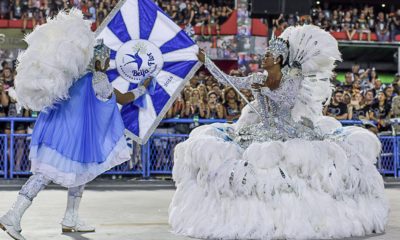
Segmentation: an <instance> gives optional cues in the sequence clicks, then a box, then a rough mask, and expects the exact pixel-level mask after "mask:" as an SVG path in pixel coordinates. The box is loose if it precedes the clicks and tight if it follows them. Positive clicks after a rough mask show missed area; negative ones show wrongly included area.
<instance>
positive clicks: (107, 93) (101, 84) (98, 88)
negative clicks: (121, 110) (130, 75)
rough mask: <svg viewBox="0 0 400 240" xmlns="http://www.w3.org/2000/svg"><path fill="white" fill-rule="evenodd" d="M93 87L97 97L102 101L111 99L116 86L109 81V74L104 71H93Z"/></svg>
mask: <svg viewBox="0 0 400 240" xmlns="http://www.w3.org/2000/svg"><path fill="white" fill-rule="evenodd" d="M93 89H94V91H95V93H96V97H97V98H98V99H99V100H101V101H107V100H108V99H110V97H111V95H112V93H113V92H114V88H113V86H112V85H111V83H110V82H109V81H108V77H107V75H106V74H105V73H102V72H94V73H93Z"/></svg>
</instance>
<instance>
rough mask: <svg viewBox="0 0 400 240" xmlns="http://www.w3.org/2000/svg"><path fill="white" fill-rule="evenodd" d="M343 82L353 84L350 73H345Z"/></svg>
mask: <svg viewBox="0 0 400 240" xmlns="http://www.w3.org/2000/svg"><path fill="white" fill-rule="evenodd" d="M344 81H345V82H346V84H348V85H349V84H351V83H352V82H353V80H352V77H351V73H346V75H345V76H344Z"/></svg>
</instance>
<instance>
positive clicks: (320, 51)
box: [280, 25, 342, 122]
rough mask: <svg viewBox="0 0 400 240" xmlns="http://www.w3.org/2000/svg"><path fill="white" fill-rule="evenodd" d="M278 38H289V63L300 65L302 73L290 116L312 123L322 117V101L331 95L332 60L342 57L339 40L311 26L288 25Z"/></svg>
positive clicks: (294, 65)
mask: <svg viewBox="0 0 400 240" xmlns="http://www.w3.org/2000/svg"><path fill="white" fill-rule="evenodd" d="M280 37H281V38H283V39H284V40H288V41H289V60H288V63H289V66H290V67H300V68H301V72H302V74H303V76H304V79H303V80H302V83H301V87H300V90H299V95H298V97H297V102H296V104H295V106H294V108H293V110H292V116H293V118H294V119H295V120H300V119H301V118H302V117H305V118H308V119H310V120H312V121H313V122H315V121H317V120H318V118H319V117H321V116H322V108H323V102H325V101H326V100H327V99H329V98H330V96H331V94H332V86H331V84H330V78H331V76H332V70H333V69H334V67H335V61H341V60H342V58H341V54H340V52H339V48H338V43H337V41H336V39H334V38H333V37H332V35H330V34H329V33H328V32H326V31H324V30H322V29H320V28H319V27H317V26H312V25H305V26H299V27H290V28H288V29H286V30H285V31H284V32H283V33H282V35H281V36H280Z"/></svg>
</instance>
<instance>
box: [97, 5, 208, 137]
mask: <svg viewBox="0 0 400 240" xmlns="http://www.w3.org/2000/svg"><path fill="white" fill-rule="evenodd" d="M96 36H97V39H103V41H104V44H105V45H107V46H108V47H109V48H110V49H111V61H110V68H109V70H108V71H107V75H108V78H109V80H110V82H112V84H113V86H114V88H116V89H118V90H119V91H120V92H122V93H125V92H127V91H129V90H132V89H134V88H136V87H137V86H138V83H140V82H141V81H143V80H144V79H146V78H147V77H148V76H150V75H151V76H155V79H154V81H153V82H152V84H150V86H149V87H148V91H147V93H146V94H145V95H144V96H143V97H141V98H139V99H137V100H136V101H134V102H133V103H129V104H126V105H124V106H122V108H121V115H122V119H123V120H124V123H125V127H126V129H127V130H129V132H130V133H132V134H133V136H132V138H133V139H134V140H135V141H137V142H138V143H140V144H144V143H145V142H147V140H148V138H149V137H150V135H151V134H152V133H153V131H154V129H155V128H156V127H157V126H158V124H159V123H160V121H161V120H162V118H163V116H164V114H165V113H166V112H167V111H168V109H169V108H170V107H171V105H172V104H173V102H174V101H175V99H176V97H177V96H178V95H179V94H180V92H181V91H182V89H183V87H184V85H185V83H186V82H187V81H188V80H189V79H190V78H191V77H192V76H193V74H194V73H195V72H196V71H197V69H198V68H199V67H200V66H201V64H200V63H199V61H198V59H197V52H198V47H197V45H196V44H195V43H194V42H193V40H192V39H191V38H190V37H189V36H188V35H187V34H186V33H185V31H184V30H182V29H181V28H180V27H179V26H177V25H176V24H175V23H174V22H173V21H172V20H171V19H170V18H169V17H168V16H167V15H166V14H165V13H164V12H163V11H162V10H161V9H160V8H159V7H158V6H157V5H155V4H154V3H153V2H152V1H151V0H122V1H120V2H119V3H118V4H117V6H116V7H115V8H114V9H113V11H112V12H111V13H110V15H109V16H108V17H107V18H106V20H105V21H104V22H103V23H102V25H101V26H100V27H99V29H98V30H97V31H96Z"/></svg>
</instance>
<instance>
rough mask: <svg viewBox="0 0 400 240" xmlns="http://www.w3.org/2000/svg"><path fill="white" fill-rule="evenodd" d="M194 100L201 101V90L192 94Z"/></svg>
mask: <svg viewBox="0 0 400 240" xmlns="http://www.w3.org/2000/svg"><path fill="white" fill-rule="evenodd" d="M192 98H193V99H194V100H198V99H200V92H199V90H197V89H196V90H193V92H192Z"/></svg>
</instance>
